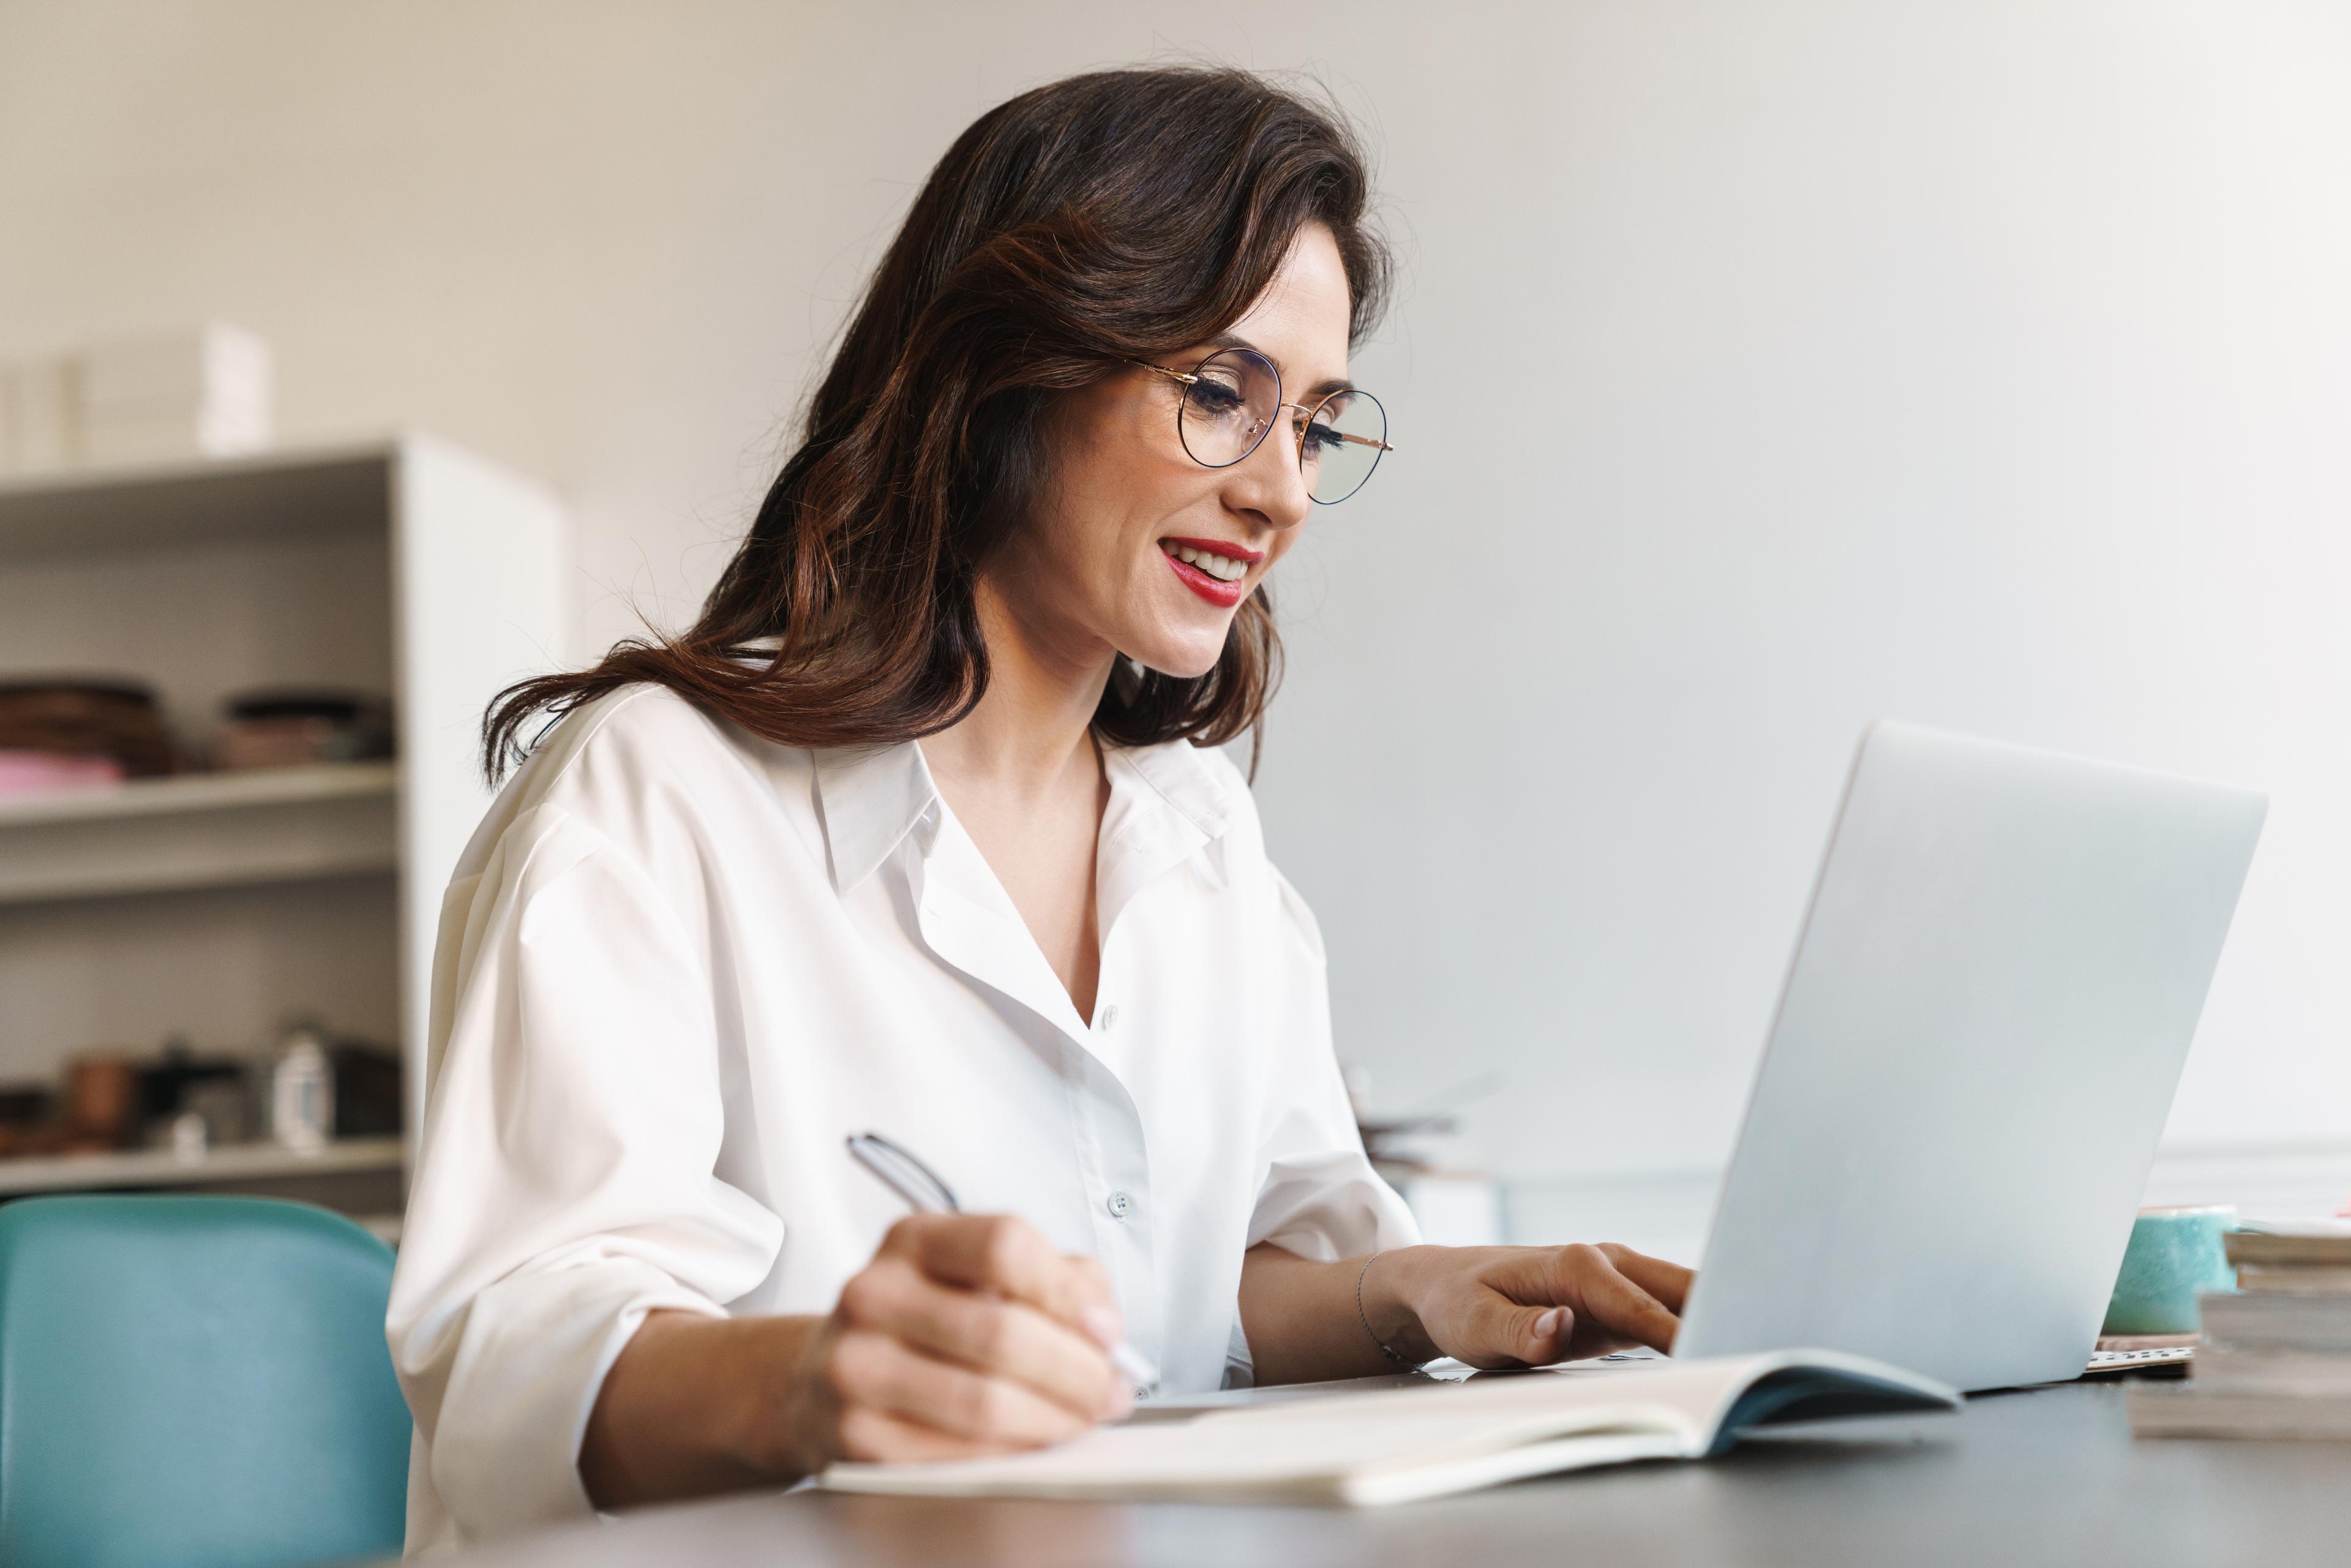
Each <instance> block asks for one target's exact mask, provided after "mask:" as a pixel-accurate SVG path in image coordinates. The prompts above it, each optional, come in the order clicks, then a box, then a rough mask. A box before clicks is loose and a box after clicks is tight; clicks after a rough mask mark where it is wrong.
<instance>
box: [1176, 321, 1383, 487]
mask: <svg viewBox="0 0 2351 1568" xmlns="http://www.w3.org/2000/svg"><path fill="white" fill-rule="evenodd" d="M1192 376H1193V379H1192V381H1191V382H1190V383H1189V384H1188V385H1186V387H1185V389H1184V400H1183V402H1182V403H1181V404H1180V405H1179V407H1178V410H1177V413H1176V422H1175V423H1176V433H1177V434H1179V435H1180V436H1181V437H1182V439H1183V442H1184V450H1185V451H1186V452H1187V453H1189V454H1190V455H1191V457H1192V460H1193V461H1194V462H1196V463H1198V464H1201V465H1205V466H1207V467H1209V468H1229V467H1231V466H1232V465H1234V464H1236V463H1238V462H1239V461H1240V460H1241V459H1242V458H1244V457H1247V456H1248V455H1249V454H1250V453H1252V452H1255V451H1256V450H1257V448H1258V444H1259V443H1260V442H1262V441H1263V440H1264V439H1265V437H1266V433H1267V432H1269V431H1270V430H1271V429H1272V428H1273V423H1274V421H1275V420H1276V419H1278V418H1279V417H1280V416H1281V415H1282V414H1283V413H1289V414H1290V418H1291V420H1292V424H1293V430H1294V431H1295V434H1296V435H1297V439H1298V466H1299V472H1300V473H1301V474H1302V475H1303V476H1305V479H1306V486H1307V489H1308V491H1309V493H1310V494H1311V495H1312V496H1313V497H1314V499H1315V500H1316V501H1317V502H1319V503H1321V504H1322V505H1323V506H1326V507H1327V506H1329V505H1331V504H1332V502H1335V501H1343V500H1345V499H1346V498H1347V497H1350V496H1352V495H1353V494H1354V493H1355V492H1356V491H1357V490H1359V489H1361V488H1362V487H1363V485H1364V480H1366V479H1368V478H1370V477H1371V476H1372V470H1373V469H1374V467H1376V466H1378V465H1379V460H1380V455H1381V453H1383V452H1384V451H1385V450H1386V449H1387V447H1386V442H1387V428H1388V419H1387V412H1386V411H1385V410H1384V409H1383V408H1381V407H1380V401H1379V399H1377V398H1375V397H1374V396H1372V395H1371V393H1369V392H1356V391H1346V392H1333V393H1332V395H1331V396H1330V397H1328V398H1326V399H1324V400H1323V402H1322V403H1321V404H1320V405H1319V406H1317V407H1316V408H1314V409H1313V410H1312V411H1311V416H1310V414H1309V413H1305V412H1301V410H1299V409H1298V408H1296V407H1295V406H1290V405H1285V404H1284V403H1283V402H1282V400H1281V373H1280V371H1277V370H1275V369H1274V367H1273V361H1270V360H1269V359H1267V358H1266V357H1265V356H1264V355H1263V354H1260V353H1258V352H1256V351H1255V350H1249V349H1224V350H1218V351H1217V352H1216V353H1214V354H1211V355H1209V356H1208V357H1207V359H1205V360H1203V361H1200V363H1199V364H1198V365H1197V366H1196V367H1195V368H1194V370H1193V371H1192Z"/></svg>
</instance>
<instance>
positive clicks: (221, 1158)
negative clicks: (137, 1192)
mask: <svg viewBox="0 0 2351 1568" xmlns="http://www.w3.org/2000/svg"><path fill="white" fill-rule="evenodd" d="M401 1160H402V1141H401V1140H400V1139H398V1138H346V1139H344V1140H342V1141H340V1142H339V1143H332V1144H329V1145H327V1146H326V1147H325V1148H323V1149H319V1150H318V1151H317V1152H316V1153H313V1154H302V1153H299V1152H298V1151H296V1150H293V1149H285V1148H280V1147H278V1146H277V1145H275V1144H242V1145H235V1146H232V1147H228V1148H219V1149H208V1150H206V1151H205V1152H204V1154H202V1155H197V1156H195V1157H194V1158H193V1159H189V1158H184V1157H183V1156H181V1155H175V1154H173V1153H172V1152H171V1151H170V1150H169V1149H134V1150H130V1151H126V1152H125V1153H122V1154H119V1155H36V1156H33V1157H31V1158H27V1159H17V1160H0V1197H24V1196H26V1195H27V1194H30V1193H37V1192H100V1191H105V1190H108V1189H111V1188H120V1187H160V1186H219V1185H224V1184H226V1183H230V1182H253V1181H272V1180H278V1179H282V1178H286V1177H302V1176H343V1175H350V1174H354V1173H368V1172H381V1171H397V1170H398V1169H400V1168H401Z"/></svg>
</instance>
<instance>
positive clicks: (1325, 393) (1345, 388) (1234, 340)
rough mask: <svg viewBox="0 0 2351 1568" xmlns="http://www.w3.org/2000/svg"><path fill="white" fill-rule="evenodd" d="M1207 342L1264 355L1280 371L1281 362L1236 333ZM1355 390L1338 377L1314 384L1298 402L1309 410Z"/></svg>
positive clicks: (1226, 333)
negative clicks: (1334, 395) (1342, 393)
mask: <svg viewBox="0 0 2351 1568" xmlns="http://www.w3.org/2000/svg"><path fill="white" fill-rule="evenodd" d="M1208 342H1209V344H1210V345H1211V346H1212V347H1215V348H1218V349H1247V350H1249V352H1250V353H1252V354H1265V357H1266V358H1267V359H1268V360H1270V361H1272V364H1273V368H1274V369H1275V370H1277V371H1278V370H1280V369H1281V361H1280V360H1276V359H1274V357H1273V356H1272V355H1271V354H1266V353H1265V350H1263V349H1260V348H1259V347H1258V346H1257V345H1256V344H1255V343H1252V342H1250V341H1249V340H1248V339H1247V338H1244V337H1242V336H1241V335H1240V334H1239V333H1238V332H1220V333H1218V334H1217V336H1216V337H1213V338H1211V339H1209V340H1208ZM1355 390H1357V389H1356V386H1355V383H1354V382H1352V381H1350V380H1348V379H1347V378H1346V377H1345V376H1338V377H1334V378H1332V379H1331V380H1328V381H1320V382H1315V383H1314V384H1313V385H1312V386H1311V387H1308V388H1307V389H1306V390H1305V392H1303V393H1301V395H1300V397H1299V400H1298V401H1299V402H1302V403H1305V404H1306V405H1307V406H1308V407H1309V408H1311V407H1312V406H1313V405H1314V404H1316V403H1318V402H1322V400H1323V399H1324V398H1326V397H1329V396H1330V395H1331V394H1332V392H1353V391H1355Z"/></svg>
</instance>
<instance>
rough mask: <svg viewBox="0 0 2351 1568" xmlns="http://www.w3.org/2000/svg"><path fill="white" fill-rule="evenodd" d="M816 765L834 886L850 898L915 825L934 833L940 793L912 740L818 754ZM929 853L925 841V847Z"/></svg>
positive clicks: (817, 786) (825, 838) (826, 751)
mask: <svg viewBox="0 0 2351 1568" xmlns="http://www.w3.org/2000/svg"><path fill="white" fill-rule="evenodd" d="M811 755H812V756H813V757H814V758H815V759H816V780H817V784H816V790H817V809H818V810H819V812H820V814H821V816H822V818H823V821H824V841H825V849H826V852H828V853H829V854H830V855H831V859H832V886H833V891H835V892H836V893H847V892H848V891H849V890H850V889H851V888H852V887H855V886H856V885H857V884H858V883H861V882H863V881H864V880H865V879H866V878H867V877H869V876H871V875H872V874H873V869H874V868H875V867H876V866H878V865H880V864H881V863H882V862H883V861H885V860H887V859H889V858H890V854H891V852H893V851H894V850H895V849H897V847H898V845H899V844H900V842H901V841H904V839H905V837H906V835H907V834H908V833H910V832H912V831H914V827H915V825H916V824H917V823H922V822H925V821H927V822H928V824H929V827H930V831H934V832H935V831H936V830H937V824H938V813H937V812H936V811H935V810H934V809H933V808H934V807H935V805H936V804H937V803H938V799H939V787H938V786H937V785H936V784H935V783H934V782H933V781H932V779H931V769H930V765H929V764H928V763H926V762H925V761H924V760H923V748H922V747H919V746H917V745H915V744H914V742H913V741H911V740H902V741H900V742H898V743H897V744H896V745H894V746H880V747H842V748H836V749H820V750H818V751H815V752H813V753H812V754H811ZM924 847H925V849H927V848H928V844H927V841H926V842H925V846H924Z"/></svg>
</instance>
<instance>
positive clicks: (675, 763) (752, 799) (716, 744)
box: [461, 685, 810, 874]
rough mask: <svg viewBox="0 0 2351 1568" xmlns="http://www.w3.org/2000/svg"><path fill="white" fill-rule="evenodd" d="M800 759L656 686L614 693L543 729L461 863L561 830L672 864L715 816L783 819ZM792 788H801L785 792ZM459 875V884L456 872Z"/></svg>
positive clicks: (799, 753) (803, 765) (805, 765)
mask: <svg viewBox="0 0 2351 1568" xmlns="http://www.w3.org/2000/svg"><path fill="white" fill-rule="evenodd" d="M809 771H810V756H809V753H808V752H806V751H804V750H800V749H799V748H797V747H780V746H775V745H772V744H770V743H768V742H765V741H760V740H758V739H757V738H756V737H751V736H748V735H746V734H745V733H744V732H742V731H741V730H739V729H737V728H736V727H734V726H732V725H728V724H726V723H725V722H724V721H722V720H720V719H717V718H715V717H713V716H710V715H709V714H706V713H705V712H703V711H702V710H701V709H700V708H698V707H696V706H694V705H693V704H692V703H690V702H688V701H686V700H685V699H684V697H682V696H680V695H678V694H677V693H675V692H674V691H672V690H670V689H669V688H667V687H665V686H659V685H629V686H623V687H622V688H620V689H619V690H617V691H613V692H609V693H606V694H605V695H602V696H600V697H597V698H595V699H594V700H593V701H590V702H586V703H582V704H581V705H580V706H579V707H577V708H575V709H573V710H572V711H571V712H569V713H568V714H565V715H563V716H561V717H560V718H559V719H557V720H555V721H554V722H553V724H552V725H551V726H549V727H548V728H546V729H545V730H544V731H543V732H542V733H541V734H540V735H539V736H538V737H537V738H536V740H535V742H534V743H533V744H532V745H531V747H530V754H529V756H528V758H525V759H524V761H523V762H522V764H521V766H519V767H518V768H516V770H515V772H514V774H513V775H512V777H510V778H509V779H507V782H506V785H505V787H504V788H503V789H500V790H499V792H498V796H497V799H496V800H495V801H494V802H492V804H491V807H490V810H489V813H488V815H487V816H486V817H485V818H484V820H483V822H482V826H481V829H480V830H479V831H477V832H476V833H475V838H474V842H473V843H472V844H471V845H469V846H468V848H467V850H466V852H465V863H467V864H471V863H474V862H478V861H479V860H480V859H482V858H484V857H485V856H486V854H487V853H488V852H489V851H490V850H491V849H492V848H493V847H494V846H495V844H496V842H497V841H498V840H499V839H501V838H503V837H504V836H505V835H506V834H507V831H510V830H512V829H516V828H517V827H521V828H525V829H528V827H529V825H530V824H532V823H545V822H549V821H565V822H569V823H572V824H577V825H579V826H582V827H585V828H587V829H589V830H591V831H593V832H594V833H595V834H596V835H597V836H599V837H600V838H601V839H604V840H606V841H609V842H610V843H611V844H612V845H613V846H614V847H615V848H617V849H620V850H622V852H630V853H632V856H633V857H634V858H640V859H645V858H661V859H669V858H671V853H670V852H671V851H672V850H673V849H674V842H675V841H677V840H679V839H681V838H686V839H691V838H695V837H698V836H700V834H699V833H698V832H697V831H696V830H697V828H698V826H699V825H700V824H701V823H702V822H703V821H705V819H707V818H709V817H711V816H713V815H714V814H715V815H721V816H724V815H727V814H730V813H735V812H739V811H740V810H744V809H746V808H748V809H752V810H775V809H777V808H781V809H782V810H784V811H785V812H786V814H787V815H789V812H790V808H791V803H792V802H793V801H794V800H795V799H797V800H801V801H803V802H804V801H805V800H806V799H807V790H806V789H805V787H804V784H805V779H806V777H807V775H808V773H809ZM796 777H797V778H799V779H800V780H801V782H802V785H803V787H802V788H799V789H797V790H795V789H794V788H793V783H794V779H795V778H796ZM461 874H462V872H461Z"/></svg>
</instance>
